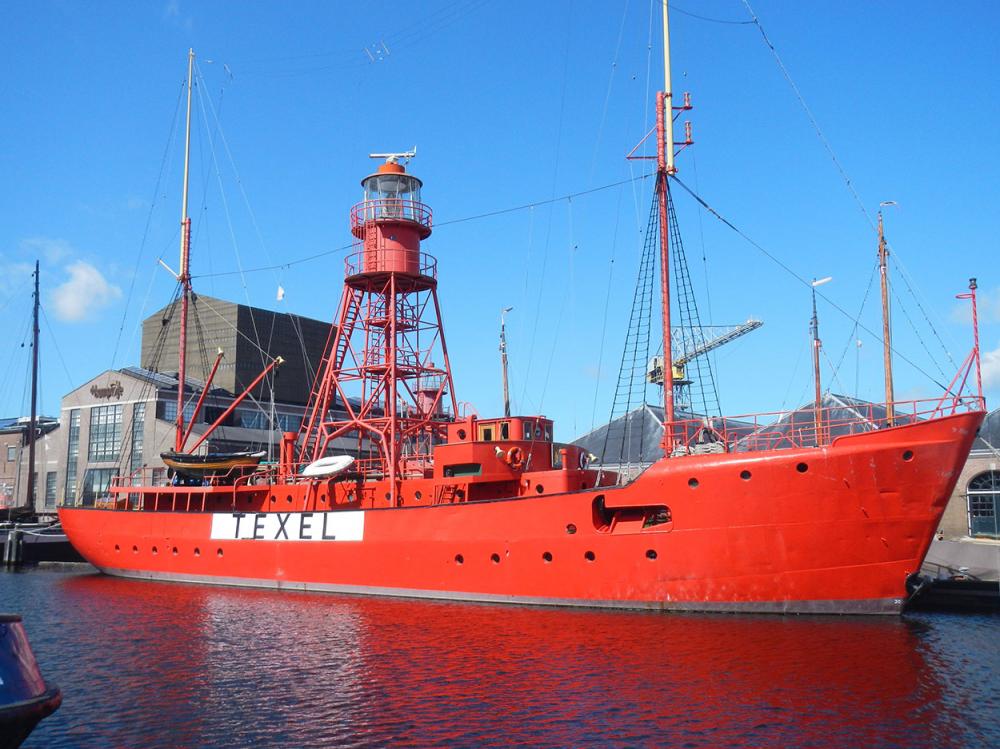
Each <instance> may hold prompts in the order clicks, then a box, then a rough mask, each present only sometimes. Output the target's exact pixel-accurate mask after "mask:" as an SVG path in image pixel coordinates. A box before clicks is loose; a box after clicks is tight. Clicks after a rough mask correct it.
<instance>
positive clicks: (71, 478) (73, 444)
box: [63, 408, 80, 504]
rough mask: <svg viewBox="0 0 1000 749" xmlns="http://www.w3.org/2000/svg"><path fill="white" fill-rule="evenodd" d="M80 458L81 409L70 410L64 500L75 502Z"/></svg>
mask: <svg viewBox="0 0 1000 749" xmlns="http://www.w3.org/2000/svg"><path fill="white" fill-rule="evenodd" d="M79 458H80V409H79V408H74V409H72V410H71V411H70V412H69V445H68V446H67V450H66V491H65V492H64V493H63V502H65V503H68V504H73V501H74V500H75V499H76V464H77V462H78V461H79Z"/></svg>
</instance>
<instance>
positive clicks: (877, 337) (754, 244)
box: [671, 175, 947, 390]
mask: <svg viewBox="0 0 1000 749" xmlns="http://www.w3.org/2000/svg"><path fill="white" fill-rule="evenodd" d="M671 179H672V180H673V181H674V182H676V183H677V184H678V185H680V186H681V187H683V188H684V190H685V191H686V192H687V193H688V195H690V196H691V197H692V198H694V199H695V200H696V201H697V202H698V203H700V204H701V205H702V207H704V209H705V210H706V211H708V212H709V213H711V214H712V215H713V216H715V218H717V219H718V220H719V221H721V222H722V223H723V224H725V225H726V226H727V227H729V228H730V229H732V230H733V231H734V232H735V233H736V234H737V235H739V236H740V237H741V238H742V239H743V240H745V241H746V242H747V243H748V244H749V245H750V246H751V247H753V248H755V249H756V250H757V251H759V252H760V253H761V254H762V255H764V257H766V258H767V259H768V260H770V261H771V262H772V263H774V264H775V265H777V266H778V267H779V268H781V269H782V270H783V271H785V272H786V273H787V274H788V275H790V276H791V277H792V278H794V279H795V280H796V281H798V282H799V283H801V284H802V285H803V286H807V287H809V288H812V283H811V282H810V281H808V280H806V279H805V278H803V277H802V276H800V275H799V274H798V273H796V272H795V271H794V270H792V269H791V268H790V267H788V266H787V265H786V264H785V263H783V262H782V261H781V260H779V259H778V258H777V257H775V256H774V255H772V254H771V253H770V252H768V251H767V250H766V249H764V247H762V246H761V245H760V244H758V243H757V242H755V241H754V240H753V239H751V238H750V237H749V236H747V235H746V234H745V233H744V232H743V231H742V230H741V229H740V228H739V227H737V226H736V225H735V224H734V223H732V222H731V221H730V220H729V219H727V218H725V217H724V216H722V214H720V213H719V212H718V211H717V210H715V209H714V208H713V207H712V206H710V205H709V204H708V203H707V202H706V201H705V199H704V198H702V197H701V196H700V195H698V194H697V193H695V192H694V190H692V189H691V188H690V187H688V186H687V185H686V184H684V182H682V181H681V180H680V179H679V178H678V177H677V176H676V175H671ZM816 296H818V297H820V298H821V299H823V301H825V302H826V303H827V304H829V305H830V306H831V307H833V308H834V309H835V310H837V311H838V312H839V313H840V314H842V315H843V316H844V317H846V318H847V319H848V320H851V321H853V322H854V323H855V324H856V325H857V327H858V328H860V329H861V330H863V331H865V332H866V333H868V334H869V335H870V336H872V337H873V338H874V339H875V340H876V341H878V342H880V343H885V342H884V341H883V340H882V336H881V335H880V334H878V333H876V332H874V331H873V330H871V329H870V328H868V327H867V326H865V325H864V324H862V323H861V321H860V320H857V319H856V318H854V317H853V316H852V315H851V314H850V313H849V312H848V311H847V310H845V309H844V308H843V307H841V306H840V305H839V304H837V303H836V302H834V301H833V300H832V299H830V298H829V297H828V296H826V295H825V294H823V293H822V292H820V291H817V292H816ZM911 325H912V323H911ZM925 348H926V347H925ZM891 351H892V352H893V353H894V354H895V355H896V356H897V357H899V358H900V359H901V360H903V361H905V362H906V363H907V364H909V365H910V366H911V367H913V368H914V369H915V370H917V371H918V372H919V373H920V374H922V375H924V376H925V377H927V379H929V380H930V381H931V382H933V383H934V384H935V385H937V386H938V387H940V388H941V389H942V390H947V386H946V385H944V384H942V383H940V382H938V381H937V380H936V379H934V377H933V376H932V375H931V374H929V373H928V372H926V371H925V370H924V369H923V368H922V367H920V366H919V365H917V364H916V363H915V362H914V361H912V360H911V359H910V358H909V357H907V356H905V355H904V354H902V353H901V352H899V351H897V350H896V349H894V348H893V349H891ZM938 369H940V367H938ZM942 376H944V373H942Z"/></svg>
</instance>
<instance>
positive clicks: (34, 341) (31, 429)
mask: <svg viewBox="0 0 1000 749" xmlns="http://www.w3.org/2000/svg"><path fill="white" fill-rule="evenodd" d="M37 431H38V261H37V260H36V261H35V303H34V311H33V315H32V323H31V419H30V421H29V422H28V498H27V502H25V504H26V505H27V506H28V507H30V508H31V509H32V511H34V509H35V434H36V432H37Z"/></svg>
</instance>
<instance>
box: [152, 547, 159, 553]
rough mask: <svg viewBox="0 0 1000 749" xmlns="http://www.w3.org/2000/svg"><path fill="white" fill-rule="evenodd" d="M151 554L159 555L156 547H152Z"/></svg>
mask: <svg viewBox="0 0 1000 749" xmlns="http://www.w3.org/2000/svg"><path fill="white" fill-rule="evenodd" d="M153 553H154V554H159V553H160V550H159V549H157V548H156V547H155V546H154V547H153Z"/></svg>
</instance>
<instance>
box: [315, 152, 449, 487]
mask: <svg viewBox="0 0 1000 749" xmlns="http://www.w3.org/2000/svg"><path fill="white" fill-rule="evenodd" d="M411 155H412V154H389V155H384V154H373V158H374V157H381V156H387V158H386V162H385V163H384V164H382V165H380V166H379V168H378V170H377V171H376V172H375V174H372V175H370V176H368V177H365V179H363V180H362V181H361V185H362V187H363V188H364V200H362V202H360V203H358V204H357V205H355V206H354V208H352V209H351V233H352V234H354V236H355V238H356V240H357V241H356V242H355V245H354V251H353V252H352V254H351V255H350V256H349V257H348V258H347V260H346V275H345V278H344V293H343V296H342V297H341V300H340V307H339V310H338V312H337V318H336V322H335V325H336V327H335V329H334V330H332V331H331V334H330V339H329V341H328V343H327V349H326V353H325V354H324V357H323V361H322V363H321V364H320V369H319V372H320V377H319V379H318V380H317V381H316V385H315V387H314V389H313V393H312V396H311V399H310V405H309V409H308V410H307V412H306V418H305V419H304V421H303V426H302V432H301V435H300V438H301V439H300V443H299V445H300V448H299V449H300V453H299V460H300V462H303V463H304V462H309V461H314V460H318V459H320V458H322V457H324V456H326V455H329V454H332V453H335V452H343V451H344V445H345V443H344V441H343V439H344V438H347V439H349V440H350V442H351V445H352V448H351V452H353V453H354V454H355V455H357V456H359V457H360V458H362V459H361V460H359V468H360V470H361V472H362V473H363V474H364V475H366V476H367V477H369V478H371V479H376V478H377V479H383V478H384V479H388V480H389V482H390V487H388V491H389V492H391V500H392V502H393V504H395V500H396V495H397V490H398V482H399V480H400V479H402V478H406V477H409V476H424V475H425V472H426V471H427V470H429V468H430V463H429V458H430V452H431V446H432V445H433V444H434V443H435V442H436V441H439V440H440V439H442V438H443V436H444V431H445V427H446V425H447V423H448V422H449V421H451V419H452V415H453V414H454V413H455V410H456V402H455V395H454V386H453V383H452V377H451V367H450V365H449V362H448V349H447V346H446V345H445V339H444V328H443V327H442V323H441V308H440V305H439V304H438V297H437V260H436V259H435V258H434V257H433V256H432V255H428V254H426V253H424V252H421V251H420V241H421V240H423V239H426V238H427V237H429V236H430V233H431V210H430V208H429V207H428V206H426V205H424V204H423V203H421V202H420V188H421V186H422V184H423V183H422V182H421V181H420V180H419V179H417V178H416V177H415V176H413V175H412V174H407V172H406V169H405V168H404V167H403V165H402V164H400V163H399V161H400V159H401V158H405V157H409V156H411ZM435 362H438V363H437V364H436V363H435ZM334 407H336V411H335V408H334ZM333 440H338V442H337V444H336V445H335V444H334V443H333Z"/></svg>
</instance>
